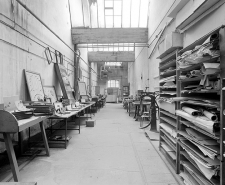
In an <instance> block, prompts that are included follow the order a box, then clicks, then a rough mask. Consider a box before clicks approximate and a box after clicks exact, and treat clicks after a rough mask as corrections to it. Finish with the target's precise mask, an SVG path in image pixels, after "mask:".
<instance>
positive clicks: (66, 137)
mask: <svg viewBox="0 0 225 185" xmlns="http://www.w3.org/2000/svg"><path fill="white" fill-rule="evenodd" d="M65 121H66V128H65V149H66V148H67V119H66V120H65Z"/></svg>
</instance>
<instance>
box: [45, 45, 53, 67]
mask: <svg viewBox="0 0 225 185" xmlns="http://www.w3.org/2000/svg"><path fill="white" fill-rule="evenodd" d="M45 56H46V59H47V61H48V64H49V65H50V64H51V63H52V60H53V58H52V54H51V51H50V49H49V47H47V48H45Z"/></svg>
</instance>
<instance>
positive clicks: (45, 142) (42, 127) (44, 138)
mask: <svg viewBox="0 0 225 185" xmlns="http://www.w3.org/2000/svg"><path fill="white" fill-rule="evenodd" d="M39 125H40V128H41V134H42V138H43V142H44V145H45V150H46V154H47V156H50V151H49V146H48V140H47V137H46V133H45V127H44V123H43V121H41V122H40V123H39Z"/></svg>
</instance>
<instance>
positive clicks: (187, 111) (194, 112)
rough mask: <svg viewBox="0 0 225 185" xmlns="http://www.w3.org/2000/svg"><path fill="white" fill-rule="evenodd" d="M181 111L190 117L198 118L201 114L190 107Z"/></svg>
mask: <svg viewBox="0 0 225 185" xmlns="http://www.w3.org/2000/svg"><path fill="white" fill-rule="evenodd" d="M182 110H183V111H185V112H186V113H188V114H190V115H192V116H200V115H201V114H202V113H201V111H199V110H195V109H192V108H190V107H182Z"/></svg>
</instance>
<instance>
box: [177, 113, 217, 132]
mask: <svg viewBox="0 0 225 185" xmlns="http://www.w3.org/2000/svg"><path fill="white" fill-rule="evenodd" d="M176 114H177V115H178V116H181V117H182V118H184V119H186V120H188V121H190V122H192V123H193V124H195V125H196V126H198V127H200V128H202V129H204V130H205V131H207V132H209V133H213V132H214V128H213V126H214V124H215V122H213V121H211V120H209V119H208V118H207V117H205V116H192V115H190V114H188V113H186V112H184V111H182V110H176Z"/></svg>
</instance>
